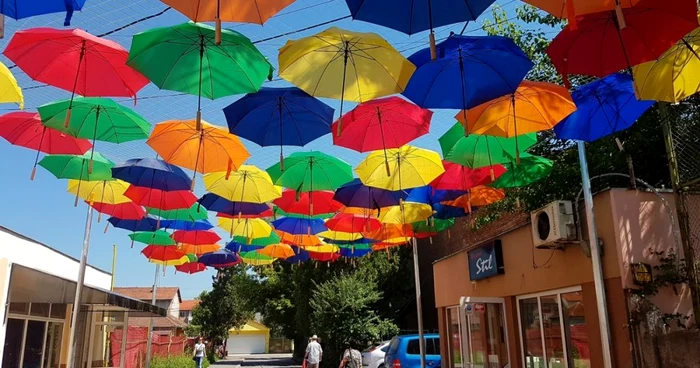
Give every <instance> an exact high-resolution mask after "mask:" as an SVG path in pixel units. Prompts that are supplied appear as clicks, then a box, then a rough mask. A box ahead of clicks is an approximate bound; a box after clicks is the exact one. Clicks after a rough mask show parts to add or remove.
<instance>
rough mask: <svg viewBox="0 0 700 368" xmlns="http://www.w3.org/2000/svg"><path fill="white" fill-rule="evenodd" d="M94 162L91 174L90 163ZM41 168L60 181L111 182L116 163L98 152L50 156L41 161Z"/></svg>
mask: <svg viewBox="0 0 700 368" xmlns="http://www.w3.org/2000/svg"><path fill="white" fill-rule="evenodd" d="M90 160H92V162H93V164H94V165H93V169H92V172H90V171H89V170H88V169H89V166H90V165H89V163H90ZM39 166H41V167H43V168H44V169H46V170H47V171H49V172H50V173H52V174H53V175H54V176H55V177H56V178H58V179H76V180H84V181H95V180H111V179H112V167H113V166H114V162H112V161H110V160H108V159H107V158H106V157H104V156H102V155H101V154H99V153H98V152H95V153H94V154H91V153H86V154H83V155H79V156H77V155H48V156H45V157H44V158H42V159H41V161H39Z"/></svg>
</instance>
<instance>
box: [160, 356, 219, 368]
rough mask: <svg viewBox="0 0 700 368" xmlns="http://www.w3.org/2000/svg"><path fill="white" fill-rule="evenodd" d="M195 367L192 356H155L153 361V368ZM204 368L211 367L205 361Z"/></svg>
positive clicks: (205, 360)
mask: <svg viewBox="0 0 700 368" xmlns="http://www.w3.org/2000/svg"><path fill="white" fill-rule="evenodd" d="M192 367H194V361H193V360H192V356H191V355H177V356H169V357H164V356H154V357H153V360H152V361H151V368H192ZM202 367H204V368H207V367H209V362H208V361H207V359H204V362H203V363H202Z"/></svg>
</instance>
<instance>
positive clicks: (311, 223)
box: [272, 217, 328, 235]
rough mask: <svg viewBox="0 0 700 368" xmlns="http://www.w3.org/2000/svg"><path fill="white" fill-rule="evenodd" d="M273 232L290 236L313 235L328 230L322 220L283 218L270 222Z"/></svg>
mask: <svg viewBox="0 0 700 368" xmlns="http://www.w3.org/2000/svg"><path fill="white" fill-rule="evenodd" d="M272 226H273V227H274V228H275V230H279V231H284V232H285V233H288V234H292V235H299V234H307V235H315V234H318V233H320V232H322V231H326V230H328V228H327V227H326V225H324V222H323V220H316V219H306V218H299V217H284V218H281V219H277V220H275V221H273V222H272Z"/></svg>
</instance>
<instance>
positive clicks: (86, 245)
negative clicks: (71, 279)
mask: <svg viewBox="0 0 700 368" xmlns="http://www.w3.org/2000/svg"><path fill="white" fill-rule="evenodd" d="M92 214H93V208H92V207H91V206H88V212H87V219H86V221H85V234H84V235H83V252H82V254H81V256H80V267H79V268H78V280H77V283H76V285H75V298H74V299H73V313H72V314H71V319H70V332H69V333H68V353H67V356H68V367H75V366H76V365H75V357H76V354H75V353H76V352H75V350H76V348H77V346H74V344H75V333H76V329H77V327H78V326H77V321H78V317H79V313H80V306H81V303H80V302H81V300H82V293H83V285H84V284H85V269H86V268H87V257H88V250H89V249H90V230H91V229H92Z"/></svg>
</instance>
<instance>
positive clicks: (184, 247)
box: [178, 243, 221, 256]
mask: <svg viewBox="0 0 700 368" xmlns="http://www.w3.org/2000/svg"><path fill="white" fill-rule="evenodd" d="M178 249H179V250H180V251H181V252H183V253H188V254H194V255H197V256H199V255H202V254H204V253H211V252H216V251H217V250H219V249H221V247H220V246H219V245H217V244H188V243H181V244H179V245H178Z"/></svg>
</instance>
